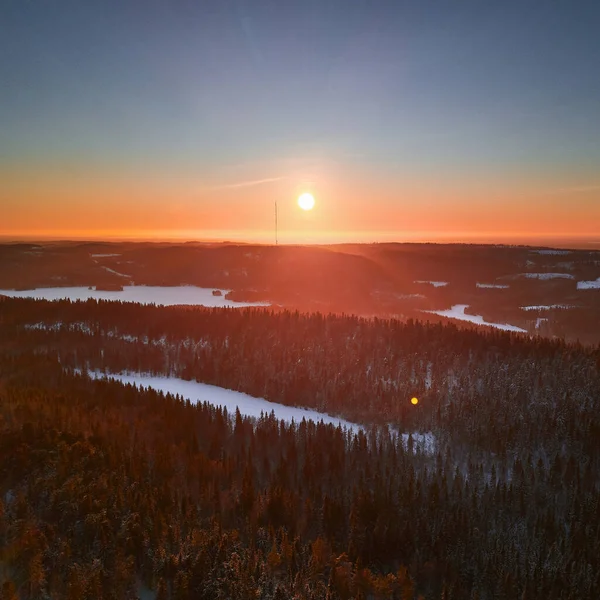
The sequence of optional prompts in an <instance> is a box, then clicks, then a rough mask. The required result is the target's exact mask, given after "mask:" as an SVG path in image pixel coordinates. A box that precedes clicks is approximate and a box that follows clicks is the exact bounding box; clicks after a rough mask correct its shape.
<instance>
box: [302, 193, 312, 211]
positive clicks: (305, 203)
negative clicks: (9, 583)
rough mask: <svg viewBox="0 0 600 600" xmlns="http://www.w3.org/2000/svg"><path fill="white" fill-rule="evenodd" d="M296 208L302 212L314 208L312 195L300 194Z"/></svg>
mask: <svg viewBox="0 0 600 600" xmlns="http://www.w3.org/2000/svg"><path fill="white" fill-rule="evenodd" d="M298 206H299V207H300V208H301V209H302V210H312V209H313V208H314V206H315V199H314V196H313V195H312V194H308V193H306V194H301V195H300V197H299V198H298Z"/></svg>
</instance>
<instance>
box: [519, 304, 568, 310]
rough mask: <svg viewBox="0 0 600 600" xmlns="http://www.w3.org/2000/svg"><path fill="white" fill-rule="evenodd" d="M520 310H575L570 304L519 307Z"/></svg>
mask: <svg viewBox="0 0 600 600" xmlns="http://www.w3.org/2000/svg"><path fill="white" fill-rule="evenodd" d="M520 308H521V310H552V309H553V308H576V307H575V306H573V305H572V304H540V305H539V306H521V307H520Z"/></svg>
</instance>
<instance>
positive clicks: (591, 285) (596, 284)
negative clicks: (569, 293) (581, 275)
mask: <svg viewBox="0 0 600 600" xmlns="http://www.w3.org/2000/svg"><path fill="white" fill-rule="evenodd" d="M577 289H578V290H600V277H598V279H596V280H595V281H578V282H577Z"/></svg>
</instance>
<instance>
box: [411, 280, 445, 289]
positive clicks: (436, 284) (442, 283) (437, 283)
mask: <svg viewBox="0 0 600 600" xmlns="http://www.w3.org/2000/svg"><path fill="white" fill-rule="evenodd" d="M414 283H427V284H429V285H432V286H433V287H436V288H437V287H444V286H447V285H448V282H447V281H422V280H421V279H419V280H417V281H415V282H414Z"/></svg>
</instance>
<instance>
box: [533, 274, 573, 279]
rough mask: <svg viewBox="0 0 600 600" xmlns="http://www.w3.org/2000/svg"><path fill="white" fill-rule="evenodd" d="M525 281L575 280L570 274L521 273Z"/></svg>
mask: <svg viewBox="0 0 600 600" xmlns="http://www.w3.org/2000/svg"><path fill="white" fill-rule="evenodd" d="M522 275H524V276H525V277H526V278H527V279H543V280H547V279H575V278H574V277H573V275H571V274H570V273H522Z"/></svg>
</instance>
